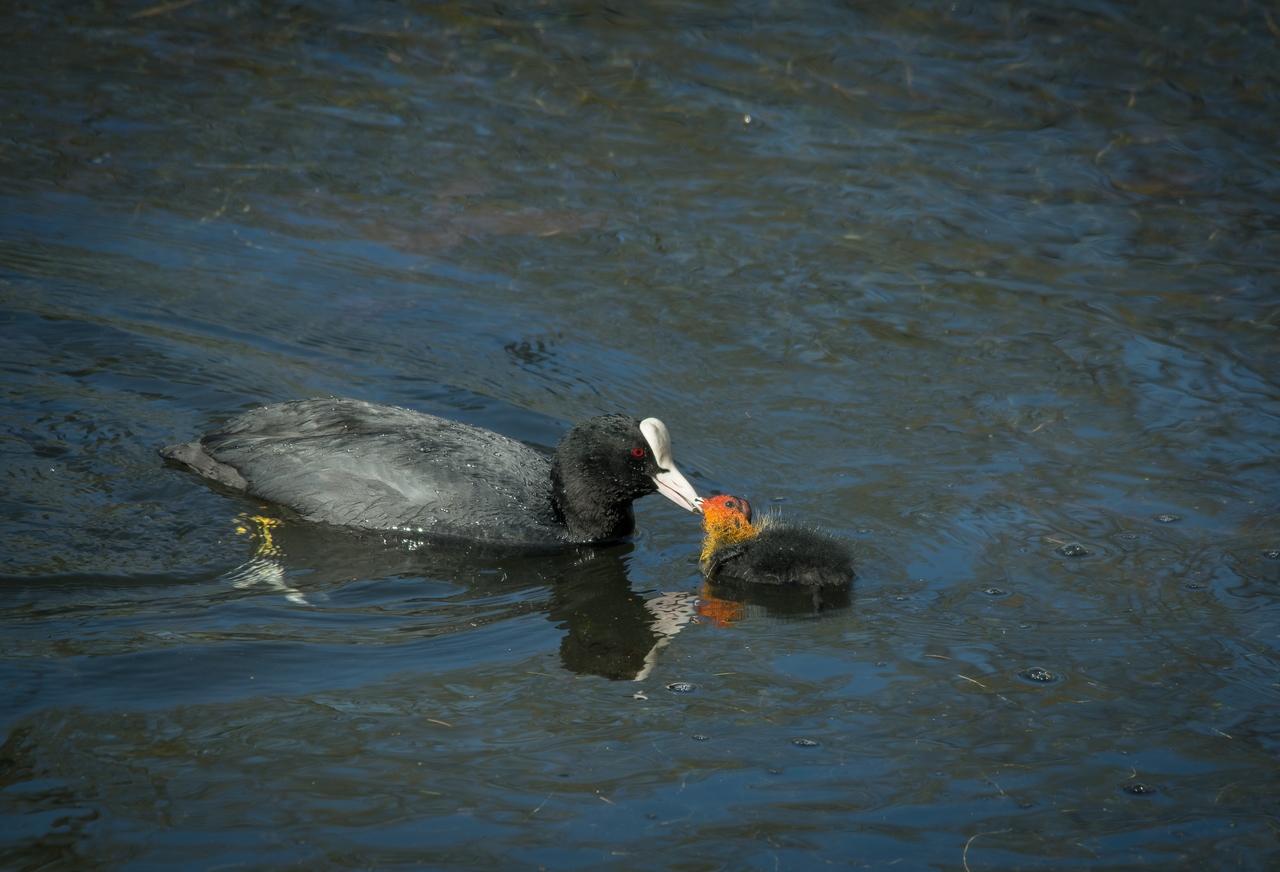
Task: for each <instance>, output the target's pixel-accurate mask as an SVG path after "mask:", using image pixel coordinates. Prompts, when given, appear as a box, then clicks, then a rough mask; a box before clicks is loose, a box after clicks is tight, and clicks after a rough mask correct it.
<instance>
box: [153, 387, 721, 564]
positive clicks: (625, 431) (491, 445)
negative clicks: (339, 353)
mask: <svg viewBox="0 0 1280 872" xmlns="http://www.w3.org/2000/svg"><path fill="white" fill-rule="evenodd" d="M160 454H161V456H163V457H166V458H169V459H171V460H174V461H177V462H179V463H182V464H185V465H186V466H188V467H190V468H191V469H193V470H195V471H196V472H198V473H200V474H201V475H202V476H204V477H205V478H208V479H212V480H213V481H216V482H218V483H220V484H223V485H226V486H227V487H230V488H233V489H235V490H238V491H244V492H245V493H247V494H250V495H252V496H255V497H261V498H263V499H266V500H270V501H272V502H275V503H279V504H281V505H284V506H288V507H289V508H291V509H293V510H295V511H296V512H298V513H299V514H300V515H302V516H303V517H304V518H307V519H310V520H315V521H325V522H328V523H330V524H341V525H345V526H349V527H360V528H364V529H369V530H387V531H401V532H405V533H426V534H431V535H436V536H449V537H455V538H463V539H470V540H479V541H484V542H493V543H500V544H513V545H521V544H528V545H558V544H563V543H575V542H607V541H610V540H614V539H619V538H621V537H623V536H626V535H628V534H629V533H631V532H632V530H634V529H635V516H634V515H633V514H632V510H631V501H632V500H634V499H636V498H637V497H642V496H644V495H645V494H652V493H661V494H662V495H664V496H666V497H668V498H669V499H671V500H672V501H674V502H675V503H676V504H678V505H680V506H682V507H683V508H686V509H688V510H689V511H692V512H696V511H698V510H699V508H698V507H699V503H700V502H701V500H700V498H699V497H698V494H697V491H695V490H694V489H693V486H692V485H690V484H689V482H688V481H687V480H685V477H684V476H683V475H681V474H680V472H679V471H678V470H677V469H676V467H675V464H674V463H672V461H671V437H670V436H669V435H668V433H667V428H666V426H665V425H664V424H663V423H662V422H661V421H659V420H658V419H657V418H646V419H644V420H643V421H638V420H636V419H635V418H631V417H628V416H626V415H602V416H600V417H598V418H591V419H589V420H587V421H583V422H582V423H580V424H577V425H576V426H574V427H572V428H571V429H570V430H569V431H568V432H567V433H566V434H565V435H564V437H563V438H562V439H561V440H560V444H559V446H558V447H557V448H556V452H555V456H554V457H552V458H551V459H550V460H547V459H546V458H544V457H543V456H542V455H540V454H539V453H538V452H536V451H534V450H532V449H530V448H528V447H526V446H524V445H522V444H520V443H519V442H516V441H515V440H514V439H508V438H507V437H505V436H499V435H498V434H497V433H493V432H491V431H489V430H483V429H480V428H479V427H472V426H470V425H469V424H461V423H459V422H457V421H450V420H448V419H445V418H437V417H435V416H434V415H424V414H422V413H421V412H413V411H410V410H408V409H401V408H397V407H395V406H380V405H376V404H374V403H366V402H363V401H361V400H349V399H311V400H295V401H293V402H287V403H276V404H274V405H270V406H263V407H262V408H260V409H254V410H253V411H250V412H246V413H245V414H243V415H241V416H239V417H238V418H234V419H232V420H231V421H229V422H227V424H226V425H225V426H224V427H223V428H222V429H221V430H219V431H218V432H217V433H211V434H209V435H208V436H205V437H203V438H201V439H200V440H198V441H196V442H184V443H182V444H179V445H171V446H169V447H168V448H165V449H163V450H162V451H161V452H160Z"/></svg>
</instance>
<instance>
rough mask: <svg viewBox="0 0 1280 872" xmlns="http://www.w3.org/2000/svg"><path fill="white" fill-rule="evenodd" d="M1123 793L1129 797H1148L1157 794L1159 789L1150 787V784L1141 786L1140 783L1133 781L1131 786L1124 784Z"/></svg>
mask: <svg viewBox="0 0 1280 872" xmlns="http://www.w3.org/2000/svg"><path fill="white" fill-rule="evenodd" d="M1124 792H1125V793H1127V794H1129V795H1130V796H1150V795H1151V794H1153V793H1159V792H1160V791H1159V789H1158V788H1155V787H1152V786H1151V785H1150V784H1143V783H1142V782H1141V781H1135V782H1134V783H1133V784H1126V785H1125V786H1124Z"/></svg>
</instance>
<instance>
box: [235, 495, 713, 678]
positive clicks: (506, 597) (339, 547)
mask: <svg viewBox="0 0 1280 872" xmlns="http://www.w3.org/2000/svg"><path fill="white" fill-rule="evenodd" d="M239 532H240V533H241V534H244V535H251V536H252V537H253V539H254V550H253V554H252V556H251V558H250V560H249V561H247V562H246V563H244V564H243V565H241V566H240V567H238V568H237V569H235V570H233V571H232V572H230V573H228V574H227V575H225V576H224V578H225V579H226V580H228V581H230V582H232V583H233V584H234V585H235V586H236V587H239V588H241V589H258V590H264V591H267V592H271V593H276V594H280V595H283V596H284V597H285V599H287V600H289V601H290V602H293V603H296V604H298V605H300V606H306V607H318V608H333V606H332V605H331V604H332V602H333V601H334V600H335V598H338V599H339V601H340V602H341V603H342V605H341V607H340V608H341V609H343V610H344V611H346V612H348V613H351V614H357V613H363V614H370V615H385V614H388V613H394V614H395V615H397V616H399V617H400V618H401V619H403V618H410V617H411V618H412V621H411V623H412V624H413V625H414V626H415V627H416V628H417V632H421V633H422V634H424V635H432V636H435V635H444V634H448V633H467V632H471V631H473V630H474V629H475V628H476V627H477V626H483V625H488V624H494V623H499V622H503V621H509V620H515V619H518V618H519V617H521V616H522V615H528V614H530V613H537V612H540V611H543V610H548V614H547V617H548V618H549V619H550V621H551V622H552V623H553V624H555V625H557V627H558V628H559V629H561V630H564V631H565V635H564V637H563V638H562V639H561V640H560V659H561V662H562V663H563V665H564V667H565V668H566V669H569V670H571V671H573V672H576V673H579V674H583V675H600V676H603V677H605V678H610V679H622V680H628V679H637V678H643V677H645V676H646V675H647V674H648V672H649V670H650V669H652V667H653V665H654V664H655V663H656V658H657V655H658V652H659V651H660V650H661V648H662V647H664V646H665V645H666V644H667V643H668V642H669V641H670V640H671V638H672V637H673V636H674V635H675V634H676V633H677V632H679V630H680V629H681V628H682V627H683V626H684V624H686V623H688V621H689V619H690V618H691V617H692V615H693V614H694V612H695V610H696V597H694V596H693V595H692V594H683V595H672V594H667V595H663V596H661V597H658V598H656V599H650V600H646V599H645V598H644V597H641V596H639V595H637V594H635V593H634V592H632V590H631V584H630V581H629V580H628V578H627V570H626V562H625V559H624V558H625V556H626V555H627V554H628V553H630V552H631V550H632V549H633V548H634V546H633V545H631V544H629V543H624V544H622V545H619V546H614V547H610V548H604V549H601V548H586V547H584V548H575V549H572V550H569V551H567V552H561V553H556V554H542V555H532V554H518V553H513V552H512V550H511V549H510V548H503V547H498V548H495V547H491V546H487V545H484V544H482V543H474V542H471V543H468V542H460V541H456V540H445V539H427V538H414V537H406V536H403V535H400V534H395V535H388V534H384V533H370V532H368V531H360V530H349V529H335V528H332V527H322V526H318V525H315V524H306V523H302V522H299V521H297V520H293V521H289V520H281V519H280V518H276V517H271V516H270V515H264V514H257V515H252V516H251V515H242V516H241V518H240V527H239ZM394 578H398V579H400V580H401V585H400V586H399V587H398V588H395V587H391V586H389V585H387V584H385V583H384V584H374V585H367V586H364V587H363V588H359V587H349V586H351V585H358V584H359V583H360V582H362V581H366V580H385V579H394ZM405 583H407V584H409V585H411V587H409V588H405V587H404V584H405ZM344 589H346V590H345V592H343V593H339V591H343V590H344ZM386 591H393V592H391V593H390V594H389V596H390V597H391V599H390V601H385V600H384V599H383V598H382V597H383V593H381V592H386ZM546 591H549V592H550V602H549V603H548V602H547V600H546V598H545V597H546V593H545V592H546ZM410 592H412V593H411V594H410V596H409V597H408V598H406V594H408V593H410ZM388 609H390V612H388V611H387V610H388ZM380 620H381V619H380ZM423 665H424V667H429V665H430V664H423Z"/></svg>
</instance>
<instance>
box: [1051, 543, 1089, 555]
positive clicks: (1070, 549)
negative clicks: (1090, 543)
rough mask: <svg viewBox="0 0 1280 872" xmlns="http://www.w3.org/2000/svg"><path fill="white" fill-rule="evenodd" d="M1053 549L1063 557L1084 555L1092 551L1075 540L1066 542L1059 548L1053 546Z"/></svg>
mask: <svg viewBox="0 0 1280 872" xmlns="http://www.w3.org/2000/svg"><path fill="white" fill-rule="evenodd" d="M1053 550H1054V551H1055V552H1057V553H1058V554H1061V555H1062V556H1063V557H1084V556H1085V555H1088V554H1092V553H1093V552H1092V551H1090V550H1089V549H1088V548H1086V547H1084V546H1083V545H1080V544H1078V543H1076V542H1068V543H1067V544H1066V545H1063V546H1062V547H1061V548H1055V549H1053Z"/></svg>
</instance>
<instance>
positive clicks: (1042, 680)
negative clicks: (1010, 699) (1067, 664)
mask: <svg viewBox="0 0 1280 872" xmlns="http://www.w3.org/2000/svg"><path fill="white" fill-rule="evenodd" d="M1018 677H1019V678H1025V679H1026V680H1027V681H1034V682H1035V683H1036V684H1052V683H1053V682H1055V681H1057V680H1058V676H1056V675H1054V674H1053V673H1052V672H1050V671H1049V670H1048V669H1045V668H1043V667H1040V666H1032V667H1031V668H1030V669H1024V670H1022V671H1021V672H1019V673H1018Z"/></svg>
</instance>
